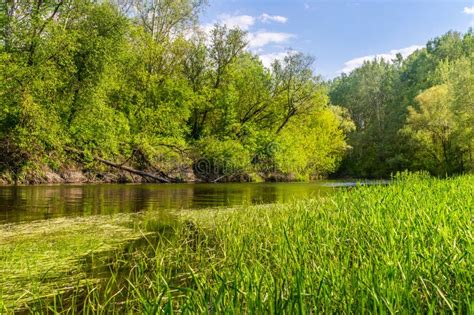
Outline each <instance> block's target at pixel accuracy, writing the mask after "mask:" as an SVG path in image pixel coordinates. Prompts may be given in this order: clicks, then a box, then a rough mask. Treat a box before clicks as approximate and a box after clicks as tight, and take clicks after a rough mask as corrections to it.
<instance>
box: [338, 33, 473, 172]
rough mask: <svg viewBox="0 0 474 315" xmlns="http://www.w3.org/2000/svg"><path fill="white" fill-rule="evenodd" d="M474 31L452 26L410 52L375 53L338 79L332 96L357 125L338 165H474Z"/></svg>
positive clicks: (349, 168) (382, 168)
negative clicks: (381, 56) (379, 56)
mask: <svg viewBox="0 0 474 315" xmlns="http://www.w3.org/2000/svg"><path fill="white" fill-rule="evenodd" d="M473 58H474V33H473V31H472V29H471V30H469V31H468V32H467V33H466V34H464V35H462V34H460V33H456V32H448V33H446V34H445V35H443V36H441V37H439V38H436V39H434V40H432V41H430V42H428V44H427V45H426V48H424V49H421V50H418V51H417V52H415V53H414V54H412V55H411V56H409V57H408V58H407V59H405V60H404V59H403V58H402V57H401V56H398V57H397V59H396V60H391V61H390V60H389V61H387V60H373V61H370V62H366V63H365V64H364V65H363V66H362V67H360V68H358V69H356V70H354V71H353V72H351V73H350V74H348V75H345V74H344V75H342V76H341V77H339V78H337V79H335V80H334V81H333V82H331V91H330V96H331V101H332V102H333V103H334V104H337V105H340V106H342V107H344V108H346V109H347V110H348V111H349V112H350V114H351V117H352V119H353V120H354V123H355V124H356V130H355V131H354V132H352V133H351V134H350V135H349V140H348V144H349V145H350V146H351V147H352V149H351V152H350V153H349V154H348V156H347V158H346V159H345V160H344V162H343V166H342V168H341V169H340V170H339V172H340V173H341V174H346V175H352V176H364V177H366V176H371V177H382V176H388V175H390V173H394V172H396V171H399V170H404V169H411V170H420V169H423V170H428V171H430V172H431V173H433V174H437V175H446V174H456V173H462V172H468V171H472V170H473V168H474V165H473V160H472V159H473V153H474V151H473V149H474V148H473V141H474V135H473V126H474V120H473V117H474V111H473V108H474V94H473V93H474V80H473V75H474V59H473Z"/></svg>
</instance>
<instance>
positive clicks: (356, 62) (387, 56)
mask: <svg viewBox="0 0 474 315" xmlns="http://www.w3.org/2000/svg"><path fill="white" fill-rule="evenodd" d="M423 47H424V46H420V45H412V46H409V47H405V48H401V49H393V50H390V52H387V53H382V54H376V55H369V56H363V57H358V58H354V59H351V60H349V61H346V62H345V63H344V68H342V69H341V70H340V71H339V73H350V72H351V71H352V70H354V69H356V68H359V67H360V66H362V65H363V64H364V62H366V61H371V60H374V59H375V58H377V59H384V60H386V61H389V62H390V61H392V60H393V59H395V58H396V56H397V54H401V55H402V56H403V57H408V56H409V55H411V54H412V53H414V52H415V51H417V50H418V49H421V48H423Z"/></svg>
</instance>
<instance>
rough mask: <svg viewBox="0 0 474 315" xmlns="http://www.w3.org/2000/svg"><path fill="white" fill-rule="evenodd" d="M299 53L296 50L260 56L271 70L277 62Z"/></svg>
mask: <svg viewBox="0 0 474 315" xmlns="http://www.w3.org/2000/svg"><path fill="white" fill-rule="evenodd" d="M295 53H297V51H296V50H289V51H283V52H273V53H268V54H262V55H259V57H260V60H261V61H262V64H263V65H264V66H265V67H267V68H269V69H270V67H271V65H272V63H273V62H274V61H275V60H283V59H284V58H285V57H286V56H288V55H291V54H295Z"/></svg>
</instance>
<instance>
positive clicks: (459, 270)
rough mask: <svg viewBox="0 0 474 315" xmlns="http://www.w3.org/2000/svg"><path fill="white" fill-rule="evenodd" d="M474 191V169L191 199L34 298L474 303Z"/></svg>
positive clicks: (160, 303)
mask: <svg viewBox="0 0 474 315" xmlns="http://www.w3.org/2000/svg"><path fill="white" fill-rule="evenodd" d="M473 192H474V176H462V177H457V178H451V179H445V180H440V179H434V178H429V177H427V176H425V175H403V176H399V177H398V178H397V179H395V180H394V182H393V183H392V184H391V185H388V186H366V187H357V188H351V189H345V190H341V191H339V192H337V193H336V194H334V195H332V196H328V197H324V198H319V199H313V200H305V201H298V202H294V203H291V204H280V205H271V206H254V207H249V208H245V209H234V210H230V211H225V210H220V211H195V212H193V211H186V212H184V213H181V214H180V217H179V219H178V220H177V221H176V222H177V223H176V224H174V225H172V226H167V228H164V229H162V230H160V231H158V232H156V233H155V234H153V236H152V235H151V234H148V235H145V236H144V237H143V238H142V240H141V241H140V242H143V243H142V244H141V245H140V246H131V247H129V248H128V249H127V250H126V251H123V250H122V251H114V255H115V256H113V257H109V258H108V259H110V262H109V263H108V264H107V268H106V273H108V275H107V276H104V277H102V279H104V280H102V281H97V282H94V281H88V282H87V283H86V285H84V284H82V285H77V286H74V289H72V290H70V291H69V293H68V294H67V295H66V294H63V295H57V296H56V298H53V299H51V298H49V299H47V298H37V299H36V300H35V303H36V304H35V303H33V304H31V303H30V304H29V305H30V307H31V310H33V311H34V310H50V311H52V312H53V311H63V312H67V313H76V312H83V313H110V312H131V313H156V312H167V313H171V312H173V311H178V312H180V313H242V312H243V313H269V312H270V313H288V314H293V313H316V312H320V311H325V312H334V313H352V312H357V313H428V312H437V313H438V312H449V313H460V314H466V313H473V312H474V271H473V267H472V266H473V265H474V258H473V250H474V248H473V246H474V235H473V228H472V227H473V223H474V194H473ZM127 220H129V219H127ZM127 220H125V221H127ZM119 221H121V222H123V221H124V220H123V218H122V219H120V220H119ZM131 222H132V225H133V226H134V228H133V229H131V231H133V232H131V231H130V233H131V234H130V235H134V236H133V237H135V236H136V234H134V233H136V231H140V230H144V227H146V226H150V225H152V226H153V225H154V224H158V225H159V224H160V223H159V222H157V221H156V218H154V214H153V213H152V212H150V213H144V214H143V215H142V216H141V217H140V220H138V221H133V220H132V221H131ZM104 224H105V222H104ZM119 226H122V225H121V224H119ZM127 233H128V232H127ZM141 233H142V232H141ZM133 237H130V238H133ZM73 240H74V238H72V239H71V241H73ZM2 246H3V245H2ZM25 246H26V245H25ZM111 246H113V245H111ZM27 248H28V246H26V247H25V248H24V249H23V250H27ZM83 248H84V249H86V248H87V245H84V246H83ZM20 256H21V251H19V252H18V257H20ZM17 260H18V261H20V260H21V259H20V258H18V259H17ZM45 260H47V259H45ZM37 296H38V297H39V295H37ZM4 307H5V306H4Z"/></svg>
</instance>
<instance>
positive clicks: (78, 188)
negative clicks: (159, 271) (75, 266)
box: [0, 182, 337, 223]
mask: <svg viewBox="0 0 474 315" xmlns="http://www.w3.org/2000/svg"><path fill="white" fill-rule="evenodd" d="M333 186H335V185H334V183H333V182H315V183H262V184H253V183H231V184H161V185H154V184H146V185H145V184H141V185H109V184H103V185H61V186H22V187H0V223H7V222H18V221H30V220H38V219H48V218H52V217H60V216H77V215H95V214H112V213H118V212H138V211H146V210H150V209H155V210H156V209H190V208H193V209H199V208H209V207H217V206H233V205H242V204H263V203H276V202H286V201H289V200H291V199H295V198H296V199H299V198H305V197H311V196H313V197H314V196H318V195H320V194H327V193H329V192H331V191H333V190H334V188H333ZM336 186H337V185H336Z"/></svg>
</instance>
